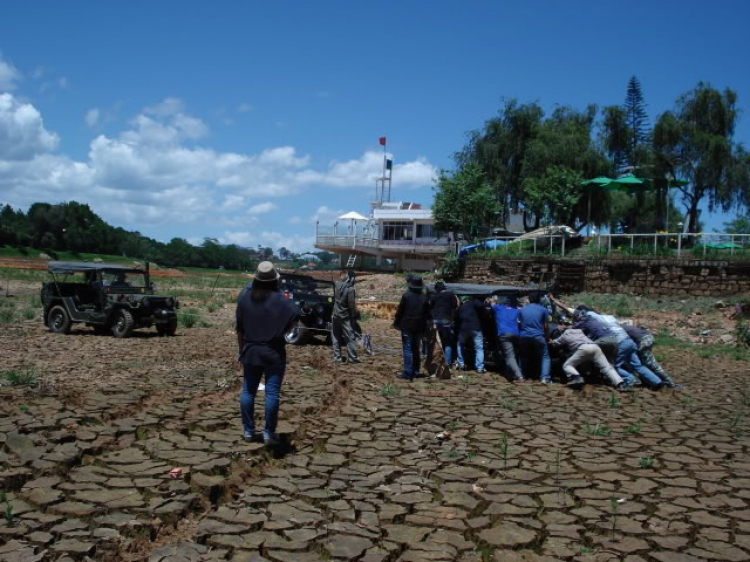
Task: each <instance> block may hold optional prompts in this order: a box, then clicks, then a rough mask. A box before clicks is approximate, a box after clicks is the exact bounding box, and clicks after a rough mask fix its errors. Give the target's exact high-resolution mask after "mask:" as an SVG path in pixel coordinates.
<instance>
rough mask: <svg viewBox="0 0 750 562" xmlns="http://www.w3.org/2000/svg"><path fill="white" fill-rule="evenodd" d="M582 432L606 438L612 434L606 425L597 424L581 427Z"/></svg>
mask: <svg viewBox="0 0 750 562" xmlns="http://www.w3.org/2000/svg"><path fill="white" fill-rule="evenodd" d="M583 431H585V432H586V433H588V434H589V435H595V436H597V437H608V436H609V434H610V433H612V430H610V429H609V426H607V424H606V423H597V424H596V425H589V424H586V425H584V426H583Z"/></svg>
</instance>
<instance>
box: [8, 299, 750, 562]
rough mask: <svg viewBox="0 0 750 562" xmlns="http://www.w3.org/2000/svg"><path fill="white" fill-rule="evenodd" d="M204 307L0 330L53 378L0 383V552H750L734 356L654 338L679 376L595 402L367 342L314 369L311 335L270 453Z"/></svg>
mask: <svg viewBox="0 0 750 562" xmlns="http://www.w3.org/2000/svg"><path fill="white" fill-rule="evenodd" d="M218 315H219V316H220V317H221V318H223V319H224V320H225V322H224V323H223V324H222V327H218V326H217V327H214V328H200V329H192V330H182V331H181V335H180V336H179V337H177V338H156V337H138V338H133V339H130V340H114V339H111V338H102V337H96V336H93V335H90V334H89V333H88V332H87V331H85V330H80V331H77V332H74V333H73V334H71V335H70V336H63V337H60V336H53V335H51V334H48V333H46V332H45V331H44V329H43V328H41V327H38V326H36V325H35V324H24V325H20V326H16V327H14V328H13V329H12V330H11V331H10V333H6V334H3V335H2V336H0V337H1V338H2V341H1V342H0V343H1V344H2V346H3V353H4V356H6V357H7V358H8V359H7V360H8V361H9V362H10V363H12V364H14V365H15V364H21V363H22V362H25V363H26V364H29V363H30V364H35V365H37V366H38V368H39V372H40V376H47V377H50V378H52V379H53V382H54V383H55V385H56V386H57V390H58V395H57V396H48V397H40V396H36V395H34V394H28V393H27V394H23V395H19V394H17V393H15V394H14V392H15V391H13V390H8V389H5V388H3V389H2V404H3V415H2V418H0V446H1V450H0V488H1V489H3V490H5V491H6V492H8V496H7V497H8V506H10V509H11V510H12V519H13V525H7V524H3V525H2V526H0V561H3V562H5V561H12V560H17V561H23V562H27V561H37V560H66V561H67V560H87V559H89V560H103V561H114V560H125V561H140V560H150V561H153V562H183V561H191V562H192V561H208V560H232V561H236V562H240V561H250V560H257V561H263V560H274V561H300V562H307V561H318V560H357V561H362V562H386V561H388V562H393V561H402V562H417V561H470V560H471V561H474V560H476V561H480V560H527V561H532V560H545V561H546V560H573V559H575V560H592V561H593V560H596V561H599V560H620V559H624V560H628V561H630V562H640V561H641V560H644V561H651V562H672V561H674V562H690V561H694V560H731V561H737V562H740V561H744V560H747V559H748V558H749V557H750V459H748V438H747V436H746V432H747V431H748V430H749V429H750V428H748V424H747V422H746V413H747V412H750V395H749V394H748V393H747V391H746V389H747V381H748V375H749V374H750V369H749V367H750V366H748V364H747V363H743V362H740V361H733V360H729V359H705V358H702V357H700V356H698V355H697V354H695V353H694V352H693V351H692V350H691V349H689V348H676V349H670V348H666V349H664V350H659V353H660V354H661V355H664V356H665V365H666V366H667V367H668V368H669V369H670V370H671V372H672V373H673V375H674V376H675V378H676V379H677V380H678V381H680V382H683V383H685V384H687V385H688V387H689V391H687V392H683V393H674V392H660V393H652V392H649V391H645V390H642V391H638V392H636V393H634V394H632V395H628V396H623V395H616V396H615V397H614V398H613V395H612V393H611V392H610V391H609V390H608V389H606V388H602V387H592V386H589V387H586V389H585V390H584V391H582V392H574V391H571V390H568V389H566V388H563V387H561V386H560V385H552V386H551V387H542V386H540V385H538V384H530V385H523V386H514V385H510V384H508V383H507V382H505V381H504V380H501V379H500V378H499V377H498V376H497V375H494V374H486V375H477V374H475V373H470V374H469V375H468V376H467V377H466V378H465V380H460V379H457V378H454V379H452V380H448V381H438V380H430V379H422V380H419V381H417V382H414V383H411V384H409V383H403V382H400V381H399V382H394V380H393V379H392V376H393V374H395V373H396V372H397V371H398V364H399V359H400V357H398V356H396V355H394V354H391V353H389V352H388V351H387V350H383V349H381V350H380V351H379V352H378V353H377V355H376V356H375V357H373V358H365V359H364V363H363V364H361V365H355V366H346V365H345V366H342V367H336V368H334V367H333V366H331V365H330V351H329V350H328V349H327V348H326V347H324V346H322V345H311V346H306V347H302V348H290V352H289V369H288V375H287V378H286V380H285V385H284V388H283V395H282V410H281V415H282V420H283V422H282V424H281V427H280V429H281V432H282V433H283V434H284V435H285V436H286V437H287V440H288V442H289V444H290V446H289V451H288V452H287V453H286V454H285V455H283V456H281V455H277V456H278V457H279V458H275V457H274V456H273V455H270V454H268V452H266V451H265V450H264V449H263V448H262V447H260V446H259V445H256V444H246V443H244V442H242V441H241V439H240V438H239V437H240V435H241V427H240V420H239V415H238V412H237V409H238V406H237V391H238V379H237V375H236V373H235V372H234V371H233V370H232V362H231V357H232V355H233V352H234V345H235V343H234V339H233V336H232V335H230V334H227V333H226V327H227V325H228V322H229V318H230V316H231V307H227V308H226V309H224V310H222V311H220V312H219V313H218ZM365 327H366V329H367V330H369V331H371V332H372V333H373V334H374V340H375V345H376V349H377V347H378V346H381V347H382V346H393V345H395V344H396V343H397V341H396V340H387V339H384V338H383V337H382V336H384V335H387V336H391V337H392V336H394V335H395V333H394V332H393V331H392V330H389V329H388V323H387V322H386V321H382V320H371V321H369V322H367V323H366V325H365ZM105 351H106V353H105ZM63 352H65V353H67V354H68V356H67V357H63V356H62V353H63ZM61 357H63V358H62V359H58V358H61ZM68 374H70V380H66V377H67V376H68ZM386 383H389V384H392V386H385V385H386ZM227 385H229V387H227ZM19 405H21V408H20V409H19ZM259 410H260V411H259V412H258V414H257V415H261V414H262V407H261V408H260V409H259ZM444 430H448V431H450V433H451V439H450V440H447V441H443V442H441V441H438V440H436V438H435V437H436V434H438V433H439V432H441V431H444ZM607 433H608V434H607ZM605 434H607V435H605ZM175 467H179V468H181V469H182V475H181V476H180V477H179V478H174V479H173V478H170V477H169V471H170V470H171V469H172V468H175ZM1 507H5V506H1ZM0 521H6V520H5V519H2V520H0ZM6 522H7V521H6Z"/></svg>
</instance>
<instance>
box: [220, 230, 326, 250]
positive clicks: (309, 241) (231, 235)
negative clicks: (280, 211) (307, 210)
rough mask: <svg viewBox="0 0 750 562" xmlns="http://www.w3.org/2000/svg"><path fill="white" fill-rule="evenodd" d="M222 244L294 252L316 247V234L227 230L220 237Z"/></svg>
mask: <svg viewBox="0 0 750 562" xmlns="http://www.w3.org/2000/svg"><path fill="white" fill-rule="evenodd" d="M219 241H220V242H221V243H222V244H237V245H238V246H244V247H247V248H254V247H256V246H258V244H260V245H261V246H264V247H265V246H270V247H271V248H272V249H273V250H274V252H275V251H277V250H278V249H279V248H286V249H287V250H290V251H292V252H297V253H300V252H309V251H312V250H313V249H314V248H315V236H301V235H298V234H296V235H292V236H288V235H285V234H282V233H280V232H275V231H263V232H260V233H253V232H247V231H238V232H225V233H224V236H222V237H221V238H219Z"/></svg>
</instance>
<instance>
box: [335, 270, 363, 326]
mask: <svg viewBox="0 0 750 562" xmlns="http://www.w3.org/2000/svg"><path fill="white" fill-rule="evenodd" d="M333 316H335V317H336V318H341V319H342V320H347V319H356V318H357V297H356V292H355V291H354V282H353V280H350V279H347V280H346V281H338V282H337V283H336V289H335V297H334V301H333Z"/></svg>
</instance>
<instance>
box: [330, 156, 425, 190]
mask: <svg viewBox="0 0 750 562" xmlns="http://www.w3.org/2000/svg"><path fill="white" fill-rule="evenodd" d="M382 175H383V154H382V153H381V152H377V151H374V150H369V151H367V152H365V153H364V154H363V155H362V156H361V157H360V158H357V159H354V160H347V161H346V162H332V163H331V165H330V166H329V168H328V172H327V173H326V174H325V177H324V178H323V182H324V183H325V184H327V185H330V186H333V187H340V188H351V187H366V188H368V189H369V188H374V186H375V179H376V178H379V177H382ZM437 175H438V172H437V169H436V168H435V167H434V166H432V165H431V164H430V163H429V162H428V161H427V159H425V158H418V159H417V160H413V161H411V162H406V163H404V164H396V165H395V166H394V167H393V182H394V185H396V186H398V187H400V188H412V187H426V186H429V185H432V183H433V181H434V179H435V178H436V177H437Z"/></svg>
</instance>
